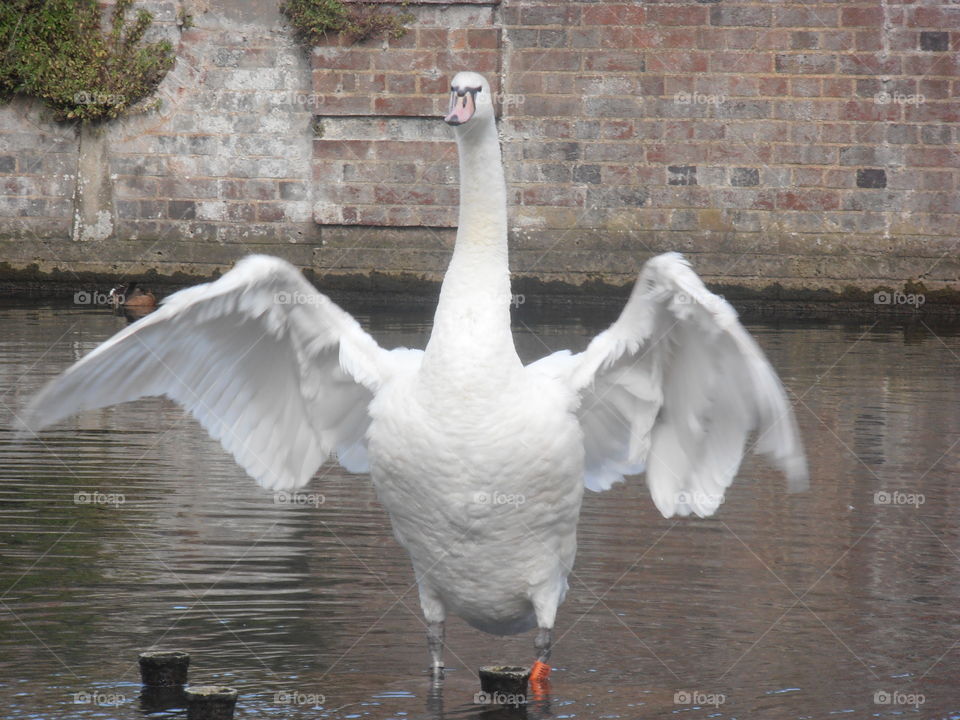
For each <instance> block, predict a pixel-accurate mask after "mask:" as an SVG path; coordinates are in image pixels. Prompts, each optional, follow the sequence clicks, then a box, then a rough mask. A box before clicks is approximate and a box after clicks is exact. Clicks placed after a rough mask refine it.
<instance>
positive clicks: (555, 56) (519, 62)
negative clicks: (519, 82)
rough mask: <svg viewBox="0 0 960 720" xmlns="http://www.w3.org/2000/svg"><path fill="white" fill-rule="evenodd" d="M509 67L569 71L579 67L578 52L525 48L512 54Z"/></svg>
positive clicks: (523, 69)
mask: <svg viewBox="0 0 960 720" xmlns="http://www.w3.org/2000/svg"><path fill="white" fill-rule="evenodd" d="M598 54H599V53H598ZM511 69H512V70H513V71H514V72H530V71H533V70H536V71H537V72H549V71H561V72H571V71H573V70H579V69H580V54H579V53H576V52H571V51H568V50H527V51H524V52H519V53H516V54H515V55H514V57H513V62H512V67H511Z"/></svg>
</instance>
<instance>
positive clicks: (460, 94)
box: [443, 89, 477, 125]
mask: <svg viewBox="0 0 960 720" xmlns="http://www.w3.org/2000/svg"><path fill="white" fill-rule="evenodd" d="M476 94H477V91H476V90H472V89H467V90H451V92H450V109H449V110H448V111H447V116H446V117H445V118H444V119H443V121H444V122H445V123H447V125H463V124H464V123H465V122H467V120H469V119H470V118H472V117H473V113H474V112H475V111H476V109H477V101H476Z"/></svg>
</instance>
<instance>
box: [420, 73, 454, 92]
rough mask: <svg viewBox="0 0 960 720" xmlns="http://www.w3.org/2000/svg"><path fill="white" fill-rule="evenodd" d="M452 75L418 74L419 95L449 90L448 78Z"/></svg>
mask: <svg viewBox="0 0 960 720" xmlns="http://www.w3.org/2000/svg"><path fill="white" fill-rule="evenodd" d="M451 78H452V76H447V75H440V76H439V77H431V76H429V75H420V76H419V77H418V78H417V84H418V85H419V86H420V94H421V95H437V94H442V93H445V92H449V91H450V80H451Z"/></svg>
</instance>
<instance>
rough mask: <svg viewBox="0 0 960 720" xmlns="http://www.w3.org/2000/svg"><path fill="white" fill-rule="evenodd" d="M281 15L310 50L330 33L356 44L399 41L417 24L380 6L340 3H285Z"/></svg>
mask: <svg viewBox="0 0 960 720" xmlns="http://www.w3.org/2000/svg"><path fill="white" fill-rule="evenodd" d="M280 11H281V12H282V13H283V14H284V15H286V16H287V18H288V19H289V20H290V22H291V24H292V25H293V28H294V32H295V33H296V36H297V39H298V40H299V41H300V42H302V43H304V44H306V45H309V46H313V45H318V44H320V43H321V42H323V40H324V38H326V36H327V35H328V34H330V33H333V34H340V35H345V36H346V37H349V38H350V39H352V40H356V41H360V40H367V39H368V38H375V37H386V38H397V37H400V36H402V35H404V34H405V33H406V32H407V28H406V24H407V23H409V22H412V21H413V15H411V14H410V13H406V12H403V13H393V12H388V11H386V10H384V9H383V8H382V7H380V5H379V4H377V3H367V2H352V3H349V4H346V3H343V2H340V0H284V1H283V2H282V3H281V4H280Z"/></svg>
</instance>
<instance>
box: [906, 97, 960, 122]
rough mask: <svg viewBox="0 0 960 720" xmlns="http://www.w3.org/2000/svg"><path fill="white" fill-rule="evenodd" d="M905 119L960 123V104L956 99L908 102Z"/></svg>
mask: <svg viewBox="0 0 960 720" xmlns="http://www.w3.org/2000/svg"><path fill="white" fill-rule="evenodd" d="M904 119H905V120H906V121H907V122H934V123H960V105H958V104H957V103H956V102H954V101H948V102H925V103H921V104H907V105H906V106H905V107H904Z"/></svg>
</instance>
